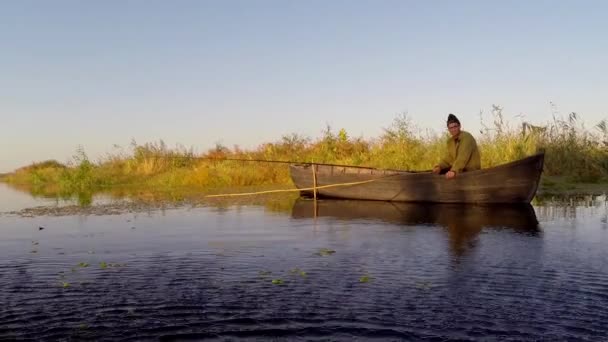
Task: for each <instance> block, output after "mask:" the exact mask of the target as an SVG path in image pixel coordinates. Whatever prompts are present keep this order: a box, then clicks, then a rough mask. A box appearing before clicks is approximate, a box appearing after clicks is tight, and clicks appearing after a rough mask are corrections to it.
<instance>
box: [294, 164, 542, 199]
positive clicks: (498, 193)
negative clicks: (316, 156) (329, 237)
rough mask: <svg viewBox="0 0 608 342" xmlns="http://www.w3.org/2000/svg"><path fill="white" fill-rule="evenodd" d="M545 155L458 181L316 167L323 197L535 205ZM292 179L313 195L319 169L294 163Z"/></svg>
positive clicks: (463, 176)
mask: <svg viewBox="0 0 608 342" xmlns="http://www.w3.org/2000/svg"><path fill="white" fill-rule="evenodd" d="M543 163H544V154H542V153H541V154H536V155H533V156H530V157H527V158H523V159H520V160H517V161H514V162H511V163H507V164H503V165H499V166H496V167H492V168H487V169H482V170H477V171H471V172H464V173H461V174H458V175H457V177H455V178H454V179H446V178H445V176H444V175H436V174H433V173H431V172H419V173H417V172H407V171H399V170H382V169H373V168H361V167H351V166H337V165H324V164H319V165H314V167H315V168H316V171H315V174H316V187H318V188H317V196H319V197H326V198H342V199H360V200H379V201H396V202H434V203H530V202H531V201H532V198H534V195H535V194H536V190H537V189H538V185H539V182H540V176H541V173H542V170H543ZM290 174H291V179H292V181H293V183H294V184H295V186H296V187H297V188H299V189H302V191H301V193H302V195H305V196H310V195H312V190H311V189H310V188H313V185H314V177H313V165H303V164H299V165H297V164H292V165H290Z"/></svg>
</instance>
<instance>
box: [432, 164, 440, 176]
mask: <svg viewBox="0 0 608 342" xmlns="http://www.w3.org/2000/svg"><path fill="white" fill-rule="evenodd" d="M433 173H434V174H436V175H438V174H439V173H441V168H440V167H439V165H437V166H435V167H434V168H433Z"/></svg>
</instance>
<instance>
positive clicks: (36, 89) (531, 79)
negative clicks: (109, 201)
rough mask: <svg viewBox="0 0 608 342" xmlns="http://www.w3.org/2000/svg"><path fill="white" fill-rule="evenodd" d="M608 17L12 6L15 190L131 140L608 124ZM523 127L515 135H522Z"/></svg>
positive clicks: (2, 33) (576, 11)
mask: <svg viewBox="0 0 608 342" xmlns="http://www.w3.org/2000/svg"><path fill="white" fill-rule="evenodd" d="M606 13H608V1H594V2H591V1H401V0H400V1H362V0H361V1H357V0H349V1H337V0H332V1H327V0H322V1H284V0H280V1H254V0H246V1H227V0H218V1H149V0H146V1H143V0H142V1H126V0H124V1H107V0H104V1H61V0H54V1H23V0H19V1H2V2H0V44H1V46H0V119H1V120H0V122H1V123H0V146H1V148H0V172H4V171H10V170H12V169H14V168H16V167H18V166H22V165H24V164H28V163H30V162H32V161H39V160H44V159H50V158H54V159H57V160H59V161H62V162H63V161H66V160H68V159H69V158H70V157H71V156H72V155H73V153H74V151H75V150H76V148H77V146H78V145H82V146H83V147H84V148H85V151H86V152H87V153H88V154H89V155H90V156H91V157H92V158H93V159H94V158H96V157H97V156H99V155H101V154H103V153H105V152H110V151H112V146H113V145H114V144H118V145H121V146H125V147H127V146H128V145H129V143H130V141H131V140H132V139H135V140H136V141H137V142H140V143H144V142H150V141H156V140H158V139H164V140H165V142H167V143H168V144H169V145H170V146H173V145H175V144H177V143H180V144H183V145H185V146H188V147H190V146H193V147H194V148H195V150H196V151H205V150H206V149H207V148H210V147H212V146H214V144H215V142H221V143H223V144H225V145H227V146H232V145H233V144H239V145H241V146H243V147H251V146H256V145H257V144H259V143H262V142H267V141H274V140H277V139H279V138H280V137H281V136H282V135H284V134H288V133H292V132H295V133H300V134H303V135H307V136H311V137H317V136H319V135H320V132H321V131H322V130H323V128H324V127H325V125H326V123H328V124H330V125H331V126H332V127H335V128H336V129H339V128H342V127H343V128H345V129H346V130H347V131H348V132H349V133H350V134H351V135H354V136H360V135H362V136H364V137H374V136H377V135H378V134H379V133H380V132H381V130H382V128H383V127H387V126H388V125H390V123H391V121H392V120H393V118H394V117H395V115H396V114H397V113H399V112H403V111H408V113H409V115H410V117H411V118H412V120H413V121H414V123H415V124H417V125H418V126H420V127H422V128H430V129H433V130H435V131H439V130H442V129H444V128H445V119H446V117H447V114H448V113H449V112H454V113H456V114H457V115H458V116H459V118H460V119H461V121H462V122H463V126H464V128H465V129H467V128H468V129H469V130H470V131H473V132H474V131H476V130H478V128H479V126H480V125H479V117H478V113H479V111H480V110H484V111H485V112H486V113H488V112H489V111H490V109H491V105H492V104H500V105H502V106H503V107H504V108H505V113H506V114H507V116H508V117H514V116H515V115H519V114H524V115H525V116H526V119H527V120H529V121H532V122H536V123H542V122H546V121H548V120H549V119H550V118H551V108H550V105H549V102H550V101H553V102H554V103H555V104H556V105H557V107H558V109H559V111H560V112H561V113H562V114H564V115H566V114H567V113H569V112H571V111H575V112H578V113H579V114H580V115H581V116H582V117H583V119H584V120H585V121H586V122H587V123H588V125H590V126H591V125H593V124H595V123H597V122H598V121H599V120H601V119H603V118H605V117H608V103H607V102H608V86H607V85H608V81H607V79H608V39H607V38H606V37H607V35H608V20H607V19H606ZM514 122H515V121H514Z"/></svg>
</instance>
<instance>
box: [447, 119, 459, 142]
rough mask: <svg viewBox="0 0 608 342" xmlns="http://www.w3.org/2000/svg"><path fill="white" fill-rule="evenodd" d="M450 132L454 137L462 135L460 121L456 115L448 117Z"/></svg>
mask: <svg viewBox="0 0 608 342" xmlns="http://www.w3.org/2000/svg"><path fill="white" fill-rule="evenodd" d="M448 131H450V135H451V136H452V137H456V136H458V134H460V121H459V120H458V118H457V117H456V115H454V114H450V115H448Z"/></svg>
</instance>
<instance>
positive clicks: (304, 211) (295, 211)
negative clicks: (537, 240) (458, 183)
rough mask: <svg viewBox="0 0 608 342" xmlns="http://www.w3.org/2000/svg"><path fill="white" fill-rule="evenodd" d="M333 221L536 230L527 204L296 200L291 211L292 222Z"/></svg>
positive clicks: (536, 223) (531, 211) (534, 217)
mask: <svg viewBox="0 0 608 342" xmlns="http://www.w3.org/2000/svg"><path fill="white" fill-rule="evenodd" d="M315 216H317V217H332V218H336V219H344V220H357V219H370V220H380V221H385V222H388V223H395V224H405V225H419V224H422V225H424V224H436V225H441V226H449V225H455V226H476V227H477V226H478V227H496V228H501V227H503V228H512V229H516V230H522V231H534V230H537V229H538V221H537V219H536V213H535V212H534V208H533V207H532V206H531V205H529V204H516V205H466V204H440V203H424V204H423V203H406V202H384V201H355V200H318V201H317V203H316V207H315V203H314V200H308V199H302V198H300V199H298V200H297V201H296V203H295V204H294V206H293V208H292V217H293V218H312V217H315Z"/></svg>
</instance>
